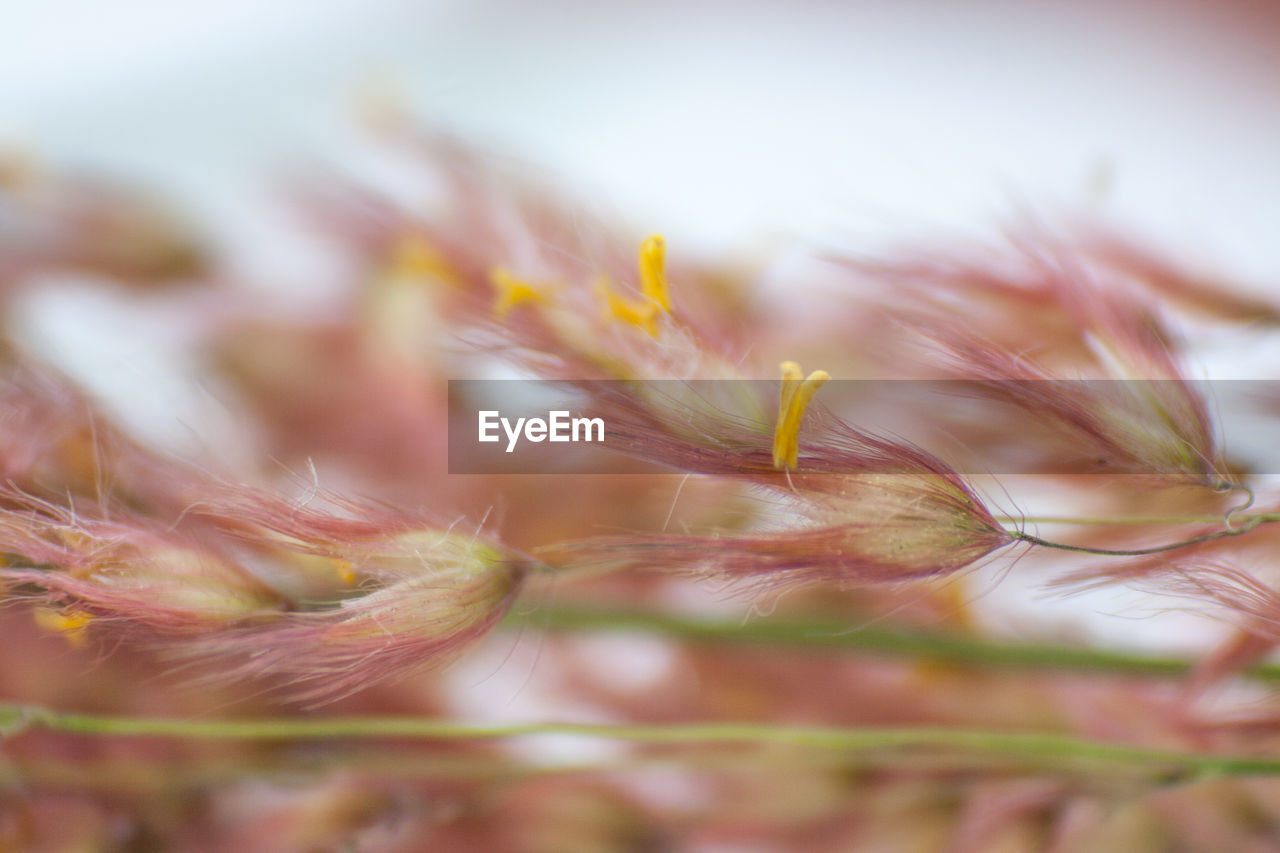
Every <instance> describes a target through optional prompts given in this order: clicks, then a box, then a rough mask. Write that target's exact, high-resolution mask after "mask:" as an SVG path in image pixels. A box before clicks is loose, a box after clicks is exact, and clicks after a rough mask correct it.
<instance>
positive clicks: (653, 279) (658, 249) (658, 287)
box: [640, 234, 671, 314]
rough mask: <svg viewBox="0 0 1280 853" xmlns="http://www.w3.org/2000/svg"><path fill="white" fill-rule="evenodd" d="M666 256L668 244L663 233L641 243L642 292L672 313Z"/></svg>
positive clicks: (664, 309)
mask: <svg viewBox="0 0 1280 853" xmlns="http://www.w3.org/2000/svg"><path fill="white" fill-rule="evenodd" d="M666 257H667V244H666V241H665V240H663V239H662V236H661V235H659V234H654V235H653V236H652V237H650V238H649V239H648V240H645V241H644V242H643V243H641V244H640V292H641V293H643V294H644V295H645V296H646V297H647V298H648V299H649V300H650V301H652V302H653V303H654V304H655V305H657V306H658V307H659V308H661V309H662V310H663V311H665V312H667V313H668V314H670V313H671V293H670V291H669V290H668V289H667V274H666V271H665V266H666Z"/></svg>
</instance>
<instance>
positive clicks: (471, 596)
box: [180, 492, 530, 701]
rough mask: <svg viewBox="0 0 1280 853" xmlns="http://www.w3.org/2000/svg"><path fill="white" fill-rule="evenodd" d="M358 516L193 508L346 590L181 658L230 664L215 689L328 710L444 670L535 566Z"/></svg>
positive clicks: (384, 517)
mask: <svg viewBox="0 0 1280 853" xmlns="http://www.w3.org/2000/svg"><path fill="white" fill-rule="evenodd" d="M343 506H345V507H346V508H347V509H348V510H352V511H354V512H357V513H360V515H352V514H347V515H338V514H335V513H329V512H325V511H322V510H315V509H310V508H306V507H299V506H296V505H293V504H289V503H287V502H285V501H282V500H279V499H277V498H274V497H272V496H269V495H264V494H260V493H248V492H246V493H244V494H243V495H242V496H241V497H240V498H238V499H229V500H228V499H217V500H214V501H211V502H209V503H208V504H205V505H202V506H200V507H198V508H193V512H195V513H199V514H200V515H202V516H203V517H205V519H206V520H208V521H210V522H212V523H213V524H215V526H222V527H224V528H225V529H227V530H228V531H229V532H234V533H236V535H238V536H240V537H241V538H243V539H244V540H245V541H246V542H247V543H250V544H252V545H255V546H256V547H257V548H258V551H259V553H260V554H263V555H265V556H266V557H267V558H268V559H270V560H272V561H274V562H275V563H276V565H277V567H279V566H280V565H282V564H285V565H286V566H287V567H288V569H290V570H303V571H322V572H329V573H332V575H333V576H334V577H335V578H337V579H339V580H340V581H341V582H342V584H343V585H345V587H346V589H345V591H344V592H343V593H342V594H341V596H339V597H337V598H331V599H328V600H317V601H299V602H295V607H297V608H299V609H296V610H293V611H290V612H282V613H279V614H276V615H275V616H274V617H272V618H271V619H267V620H258V621H256V622H254V623H252V624H246V625H243V626H239V627H238V628H237V629H236V630H233V631H227V632H223V633H220V634H217V635H210V636H208V637H206V638H203V639H202V641H201V642H200V643H198V644H194V645H193V646H191V647H190V648H187V649H182V650H180V651H181V653H182V655H183V656H184V657H189V658H202V657H213V658H215V659H226V660H229V661H230V664H229V665H228V666H227V667H226V668H225V669H224V670H222V671H220V672H219V673H217V675H216V676H215V677H216V678H218V679H242V678H247V679H255V680H267V681H274V682H276V683H278V684H281V685H283V689H284V690H285V692H286V693H288V694H289V695H291V696H294V697H297V698H300V699H306V700H312V701H327V700H331V699H335V698H339V697H341V696H344V695H347V694H349V693H352V692H355V691H357V690H359V689H362V688H363V687H365V686H367V685H370V684H373V683H377V682H380V681H383V680H386V679H389V678H393V677H397V676H402V675H404V674H406V673H410V672H414V671H417V670H422V669H426V668H432V667H438V666H441V665H443V664H445V663H448V662H449V661H451V660H452V659H453V658H454V657H455V656H456V655H457V654H458V653H459V652H461V651H462V650H463V649H464V648H466V647H467V646H469V645H470V644H471V643H472V642H474V641H475V640H477V639H479V638H480V637H481V636H483V635H484V634H485V633H487V632H488V630H489V629H490V628H492V627H493V625H494V624H495V623H496V622H497V621H498V620H499V619H500V618H501V617H502V616H503V615H504V614H505V613H506V611H507V609H508V607H509V606H510V605H511V603H512V602H513V601H514V600H515V598H516V596H517V594H518V593H519V591H520V588H521V586H522V583H523V580H524V578H525V576H526V574H527V572H528V571H529V569H530V562H529V561H528V560H526V559H523V558H520V557H518V556H517V555H514V554H511V553H508V552H506V551H504V550H503V549H501V548H499V547H497V546H495V545H493V544H490V543H488V542H486V541H484V540H483V539H481V538H480V537H479V536H478V535H476V534H472V533H460V532H455V531H453V530H452V529H450V528H449V527H448V526H429V525H425V524H423V523H422V522H421V521H420V520H414V519H411V518H408V517H406V516H403V515H401V514H398V513H395V512H394V511H391V510H380V509H375V508H371V507H361V506H358V505H355V504H351V503H345V504H343Z"/></svg>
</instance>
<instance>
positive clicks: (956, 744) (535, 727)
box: [0, 705, 1280, 781]
mask: <svg viewBox="0 0 1280 853" xmlns="http://www.w3.org/2000/svg"><path fill="white" fill-rule="evenodd" d="M0 720H2V721H3V722H4V724H5V728H6V729H7V730H8V731H9V734H10V736H14V735H16V734H17V733H19V732H21V731H25V730H28V729H36V728H39V729H47V730H52V731H58V732H64V733H68V734H77V735H85V736H108V737H111V736H130V737H164V738H195V739H218V740H242V741H258V740H269V741H280V740H323V739H332V738H340V739H382V738H396V739H425V740H437V741H439V740H444V741H474V740H491V739H507V738H524V737H535V736H549V735H559V736H568V737H582V738H604V739H608V740H618V741H625V742H630V743H637V744H643V745H646V746H667V747H712V746H716V745H733V746H744V745H747V746H759V747H796V748H802V749H814V750H819V751H821V752H822V753H824V754H829V753H831V752H838V753H840V754H841V755H843V756H844V757H846V758H847V759H849V760H851V761H856V760H858V759H860V758H862V757H868V756H870V757H874V756H876V755H886V754H888V755H896V756H897V757H901V756H902V754H903V753H906V754H907V755H909V756H911V757H913V758H915V759H917V761H918V762H919V764H920V765H921V766H947V767H954V766H963V767H982V768H1035V769H1037V770H1041V771H1049V772H1052V771H1054V770H1064V771H1069V772H1074V771H1079V770H1090V769H1092V770H1095V771H1097V772H1108V773H1109V772H1114V771H1117V770H1119V771H1129V772H1139V773H1150V774H1153V775H1156V776H1158V777H1160V778H1161V779H1162V780H1164V781H1175V780H1186V779H1190V778H1194V777H1196V776H1201V775H1229V776H1276V775H1280V757H1268V756H1246V755H1226V754H1218V753H1205V752H1188V751H1181V750H1173V749H1157V748H1152V747H1145V746H1134V745H1128V744H1120V743H1109V742H1104V741H1097V740H1089V739H1085V738H1080V737H1075V736H1072V735H1064V734H1056V733H1032V732H1005V731H985V730H976V729H953V728H840V727H824V726H794V725H792V726H787V725H774V724H769V723H725V722H714V723H685V724H663V725H646V724H601V723H567V722H493V723H476V722H471V721H462V720H445V719H428V718H419V717H331V718H324V719H314V718H312V719H288V718H282V719H275V718H268V719H238V720H199V719H178V718H172V717H170V718H164V717H120V716H105V715H96V714H77V713H68V712H60V711H54V710H51V709H48V708H38V707H24V706H18V705H0ZM828 757H829V755H828Z"/></svg>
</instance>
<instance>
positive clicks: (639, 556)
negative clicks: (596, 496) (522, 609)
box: [546, 394, 1016, 585]
mask: <svg viewBox="0 0 1280 853" xmlns="http://www.w3.org/2000/svg"><path fill="white" fill-rule="evenodd" d="M628 403H629V404H628ZM667 415H668V416H669V417H668V419H664V421H662V422H658V421H655V420H653V419H651V418H648V417H647V416H646V411H645V408H644V404H643V403H640V404H636V403H635V402H634V401H628V400H627V398H626V396H625V395H621V394H619V395H615V397H614V398H613V405H612V407H611V408H609V423H610V429H611V431H612V435H613V437H614V439H616V440H617V445H616V446H617V447H618V448H619V449H625V450H626V452H629V453H632V454H634V455H637V456H640V457H642V458H646V459H651V460H655V461H658V462H661V463H663V464H666V465H669V466H671V467H673V468H675V469H677V470H681V471H689V472H694V473H709V474H715V475H719V476H727V477H732V478H734V479H738V480H742V481H745V482H747V483H749V484H751V485H752V486H754V487H756V488H758V489H759V490H761V491H762V493H763V494H764V496H765V498H766V501H767V503H768V504H770V505H772V507H773V512H772V513H767V515H771V516H772V524H771V526H773V527H777V528H779V529H771V530H767V531H761V532H759V533H756V534H751V535H704V536H691V535H674V534H660V535H634V536H607V537H601V538H597V539H591V540H586V541H584V542H578V543H570V544H567V545H564V546H559V547H552V548H549V549H547V551H546V555H547V559H548V561H550V562H553V563H557V564H568V565H576V564H580V563H585V564H592V565H609V566H626V567H630V568H652V569H660V570H667V571H683V572H690V573H692V574H695V575H710V576H717V577H725V578H750V579H753V580H755V581H758V582H761V583H764V584H766V585H772V584H791V583H798V584H807V583H835V584H845V585H856V584H874V583H884V582H895V581H907V580H912V579H917V578H924V577H930V576H937V575H945V574H949V573H952V572H955V571H958V570H960V569H962V568H964V567H965V566H968V565H971V564H973V563H975V562H976V561H978V560H979V559H981V558H982V557H984V556H986V555H988V554H990V553H992V552H993V551H995V550H997V549H999V548H1001V547H1004V546H1006V545H1009V544H1011V543H1012V542H1014V541H1015V539H1016V537H1015V536H1014V535H1013V534H1011V533H1009V532H1008V531H1007V530H1005V529H1004V528H1003V527H1001V526H1000V525H999V524H998V523H997V522H996V520H995V519H994V517H993V516H992V515H991V513H990V512H989V511H988V510H987V508H986V507H985V506H984V505H983V502H982V500H981V499H980V498H979V497H978V496H977V494H976V493H974V491H973V490H972V489H971V488H970V487H969V486H968V485H967V484H966V483H965V481H964V479H963V478H962V477H960V475H959V474H957V473H956V472H955V471H954V470H952V469H951V468H950V467H949V466H948V465H947V464H946V463H945V462H943V461H942V460H940V459H938V458H937V457H935V456H933V455H932V454H929V453H928V452H926V451H924V450H921V449H919V448H916V447H913V446H911V445H909V444H905V443H901V442H895V441H891V440H888V439H884V438H880V437H877V436H873V435H869V434H867V433H864V432H862V431H860V430H857V429H855V428H854V427H852V426H850V425H848V424H846V423H844V422H843V421H841V420H840V419H838V418H836V417H835V416H834V415H832V414H830V413H829V412H826V411H823V410H820V409H819V410H817V411H815V412H814V413H813V415H812V416H811V417H810V418H809V419H808V421H807V423H808V424H809V428H808V429H806V430H805V431H804V432H802V433H800V435H799V438H802V439H803V440H802V441H799V446H800V447H801V448H802V449H799V450H798V451H797V453H796V459H795V461H796V470H789V471H788V470H781V471H780V470H779V465H778V462H779V459H778V455H777V452H776V447H777V441H776V439H775V435H774V430H772V429H771V428H770V427H769V426H767V425H766V424H764V423H758V422H757V423H753V422H751V421H749V420H746V419H742V418H738V417H734V416H730V415H727V414H724V413H721V416H720V417H719V418H717V417H716V416H715V414H714V410H712V409H709V408H706V407H702V408H699V409H680V410H676V411H668V412H667ZM670 423H680V424H682V425H683V427H682V428H681V429H680V430H678V431H676V430H672V429H670V428H668V424H670ZM795 426H796V428H797V429H799V423H798V422H796V423H795ZM782 461H783V462H784V465H783V466H782V467H783V468H784V469H785V468H786V467H788V466H786V464H785V463H786V461H787V460H782Z"/></svg>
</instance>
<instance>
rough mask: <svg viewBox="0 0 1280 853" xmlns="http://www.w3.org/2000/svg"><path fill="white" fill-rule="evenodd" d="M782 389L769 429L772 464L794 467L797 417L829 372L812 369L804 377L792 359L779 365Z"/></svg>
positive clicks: (797, 455) (797, 452)
mask: <svg viewBox="0 0 1280 853" xmlns="http://www.w3.org/2000/svg"><path fill="white" fill-rule="evenodd" d="M779 368H780V370H781V371H782V391H781V393H780V394H779V396H778V423H777V426H776V427H775V428H774V431H773V467H775V468H777V469H779V470H787V471H794V470H795V469H796V466H797V465H798V464H799V461H800V421H801V420H802V419H803V418H804V413H805V412H806V411H808V409H809V404H810V403H811V402H813V395H814V394H816V393H818V389H819V388H821V387H822V386H823V385H825V384H827V382H828V380H830V379H831V376H830V375H829V374H828V373H827V372H826V371H825V370H815V371H813V372H812V373H810V374H809V375H808V376H807V377H805V378H804V379H801V378H800V377H802V376H804V371H802V370H801V369H800V365H798V364H796V363H795V362H794V361H784V362H782V364H781V365H779Z"/></svg>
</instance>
